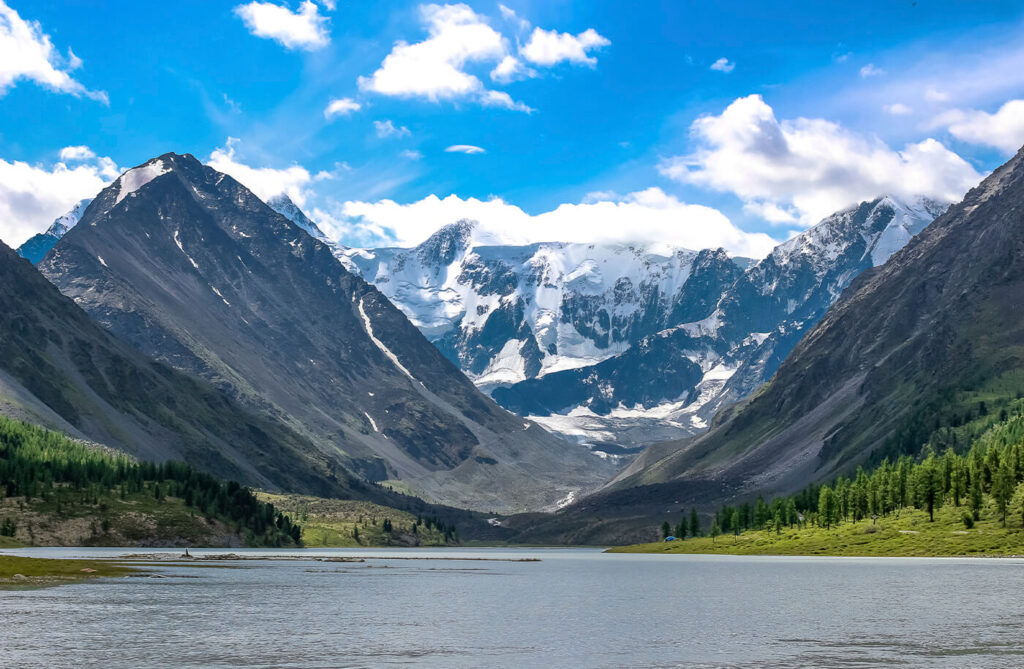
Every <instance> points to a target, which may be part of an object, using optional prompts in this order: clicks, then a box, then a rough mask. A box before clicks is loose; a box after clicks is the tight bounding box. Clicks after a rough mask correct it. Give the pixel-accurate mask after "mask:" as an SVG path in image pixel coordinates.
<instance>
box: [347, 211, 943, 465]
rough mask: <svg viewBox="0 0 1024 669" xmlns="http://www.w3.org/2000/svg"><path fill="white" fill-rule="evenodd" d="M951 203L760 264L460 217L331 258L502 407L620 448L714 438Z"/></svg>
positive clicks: (798, 246)
mask: <svg viewBox="0 0 1024 669" xmlns="http://www.w3.org/2000/svg"><path fill="white" fill-rule="evenodd" d="M943 208H944V205H940V204H938V203H935V202H931V201H927V200H920V201H915V202H909V203H905V202H901V201H898V200H896V199H894V198H891V197H883V198H879V199H878V200H875V201H873V202H866V203H863V204H861V205H859V206H857V207H853V208H851V209H848V210H845V211H842V212H838V213H836V214H835V215H833V216H830V217H829V218H827V219H825V220H823V221H822V222H821V223H819V224H818V225H816V226H814V227H813V228H811V229H809V230H807V231H805V232H804V233H803V234H801V235H798V236H797V237H795V238H794V239H792V240H790V241H788V242H786V243H784V244H781V245H779V246H778V247H777V248H776V249H775V250H774V251H773V252H772V254H771V255H770V256H768V257H767V258H765V259H763V260H761V261H758V262H752V261H747V260H742V259H730V258H729V257H728V256H727V255H726V254H725V252H724V251H722V250H721V249H719V250H703V251H688V250H683V249H673V248H668V247H664V248H645V249H641V248H635V247H628V246H599V245H584V244H554V243H553V244H537V245H532V246H525V247H510V246H495V245H492V244H489V243H488V240H487V239H486V238H482V236H481V235H480V234H479V232H478V229H477V227H476V226H475V224H473V223H471V222H466V221H463V222H460V223H457V224H453V225H449V226H446V227H444V228H442V229H441V230H439V231H438V232H437V233H436V234H434V235H433V236H432V237H431V238H430V239H428V240H427V241H426V242H424V243H423V244H421V245H420V246H419V247H416V248H413V249H372V250H361V249H340V250H338V256H339V258H340V259H341V260H342V262H343V263H344V264H345V265H346V266H347V267H350V268H351V269H353V271H357V272H359V273H360V274H361V275H362V276H363V277H364V278H366V279H367V280H368V281H371V282H373V283H374V284H375V285H377V287H378V288H380V289H381V291H383V292H384V293H385V294H386V295H388V297H389V298H390V299H391V300H392V301H393V302H394V303H395V304H396V305H397V306H399V307H400V308H401V309H402V310H403V311H405V313H406V314H407V315H409V317H410V318H411V320H412V321H413V322H414V323H415V324H416V325H417V326H418V327H419V328H420V329H421V330H422V331H423V332H424V334H426V335H427V337H428V338H430V339H431V340H432V341H433V342H434V343H435V344H436V345H437V346H438V347H439V348H440V349H441V350H442V352H444V353H445V355H446V356H448V358H449V359H451V360H453V361H454V362H456V363H457V364H459V366H460V367H461V368H462V369H463V370H464V371H465V372H466V373H467V374H468V375H469V376H470V378H472V379H474V381H475V382H476V383H477V384H478V385H480V386H481V387H482V388H485V389H488V390H490V391H491V392H492V394H493V396H494V398H495V399H496V400H497V401H498V402H499V403H500V404H502V405H503V406H505V407H506V408H509V409H511V410H513V411H515V412H516V413H519V414H520V415H523V416H528V417H530V418H531V419H532V420H536V421H537V422H540V423H541V424H543V425H545V426H546V427H548V428H549V429H551V430H553V431H556V432H559V433H561V434H563V435H566V436H568V437H570V438H574V439H576V440H578V441H581V442H585V443H589V444H592V445H594V446H595V448H597V449H600V450H603V451H606V452H610V453H621V452H623V447H625V448H626V449H628V448H630V447H636V446H638V445H642V444H646V443H650V442H651V441H659V440H668V439H672V438H679V437H683V436H689V435H692V434H696V433H698V432H700V431H702V430H703V429H705V428H706V427H707V425H708V422H709V421H710V419H711V417H712V416H713V415H714V414H715V413H716V412H717V411H718V410H719V409H720V408H721V407H723V406H725V405H727V404H730V403H732V402H735V401H737V400H739V399H741V398H743V397H745V396H747V395H748V394H749V393H751V392H752V391H753V390H754V389H756V388H757V387H758V386H759V385H761V384H762V383H764V382H765V381H767V380H768V379H769V378H770V377H771V375H772V374H773V373H774V372H775V370H776V369H777V368H778V365H779V364H780V362H781V361H782V359H783V358H785V356H786V354H787V353H788V352H789V351H790V350H791V349H792V347H793V346H794V345H795V344H796V342H797V341H798V340H799V339H800V337H801V336H802V335H803V333H804V332H806V331H807V329H809V328H810V327H811V326H812V325H813V324H814V323H816V322H817V320H818V319H819V318H820V317H821V316H822V315H823V314H824V313H825V310H826V309H827V308H828V307H829V305H831V304H832V303H833V302H834V301H835V300H836V298H837V297H838V296H839V294H840V293H841V292H842V290H843V289H844V288H845V287H846V286H847V285H848V284H849V283H850V281H851V280H852V279H853V278H854V277H855V276H857V274H859V273H860V272H862V271H863V270H865V269H867V268H869V267H872V266H875V265H878V264H881V263H883V262H885V260H886V259H888V257H889V256H890V255H891V254H892V253H893V252H894V251H896V250H897V249H899V248H900V247H902V246H903V245H904V244H906V243H907V241H908V240H909V239H910V238H911V237H912V236H913V235H914V234H916V233H917V232H919V231H920V230H921V229H922V228H923V227H924V226H925V225H927V224H928V223H929V222H930V221H931V220H932V219H933V218H934V217H935V216H937V215H938V214H939V213H941V211H942V209H943Z"/></svg>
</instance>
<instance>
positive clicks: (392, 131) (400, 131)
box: [373, 120, 412, 138]
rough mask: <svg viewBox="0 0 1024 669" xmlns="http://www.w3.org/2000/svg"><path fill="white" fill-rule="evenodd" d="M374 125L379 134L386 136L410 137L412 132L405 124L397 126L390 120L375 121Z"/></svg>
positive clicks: (379, 135)
mask: <svg viewBox="0 0 1024 669" xmlns="http://www.w3.org/2000/svg"><path fill="white" fill-rule="evenodd" d="M373 127H374V129H375V130H376V131H377V136H378V137H381V138H384V137H408V136H409V135H411V134H412V132H410V130H409V129H408V128H406V127H405V126H404V125H402V126H397V125H395V124H394V123H393V122H391V121H390V120H384V121H374V122H373Z"/></svg>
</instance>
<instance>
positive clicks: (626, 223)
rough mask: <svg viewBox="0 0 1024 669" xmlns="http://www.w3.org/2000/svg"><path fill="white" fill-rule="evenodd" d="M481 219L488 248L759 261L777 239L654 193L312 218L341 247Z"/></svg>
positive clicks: (435, 200)
mask: <svg viewBox="0 0 1024 669" xmlns="http://www.w3.org/2000/svg"><path fill="white" fill-rule="evenodd" d="M463 218H468V219H472V220H476V221H479V222H480V233H481V234H482V235H486V236H487V237H488V238H489V239H491V240H493V241H494V243H500V244H530V243H535V242H550V241H564V242H584V243H638V244H658V243H666V244H674V245H678V246H684V247H688V248H692V249H702V248H717V247H724V248H725V249H726V250H727V251H729V252H730V253H733V254H735V255H741V256H746V257H753V258H761V257H763V256H765V255H766V254H767V253H768V252H769V251H770V250H771V249H772V248H773V247H774V246H775V245H776V244H777V243H778V242H776V241H775V240H773V239H772V238H771V237H769V236H768V235H765V234H762V233H748V232H744V231H742V230H740V229H739V228H737V227H736V226H734V225H733V224H732V223H731V222H730V221H729V219H728V218H726V217H725V215H723V214H722V213H721V212H719V211H717V210H715V209H712V208H710V207H704V206H701V205H693V204H686V203H684V202H680V201H679V200H678V199H677V198H675V197H674V196H672V195H668V194H666V193H665V192H663V191H662V190H661V189H659V188H649V189H647V190H643V191H638V192H636V193H630V194H628V195H626V196H623V197H616V198H614V199H608V200H599V201H593V200H592V201H590V202H587V203H583V204H562V205H560V206H559V207H558V208H556V209H553V210H551V211H547V212H543V213H540V214H537V215H530V214H527V213H526V212H524V211H523V210H522V209H520V208H519V207H517V206H515V205H513V204H509V203H507V202H505V201H504V200H501V199H498V198H495V199H491V200H486V201H484V200H478V199H476V198H468V199H462V198H460V197H458V196H456V195H449V196H448V197H446V198H443V199H442V198H439V197H437V196H436V195H430V196H428V197H426V198H424V199H422V200H419V201H418V202H413V203H410V204H398V203H397V202H394V201H393V200H380V201H377V202H360V201H350V202H345V203H344V204H340V205H338V206H337V207H336V208H335V209H334V210H333V211H332V212H325V211H322V210H317V211H315V212H314V219H315V220H316V221H317V223H318V224H320V225H321V226H322V229H324V230H325V231H329V232H328V235H330V236H332V237H334V238H336V239H340V241H341V242H342V243H344V244H348V245H361V246H373V245H378V244H397V245H399V246H412V245H415V244H418V243H420V242H422V241H423V240H424V239H426V238H427V237H429V236H430V235H431V234H432V233H434V232H435V231H436V230H437V229H438V228H439V227H441V226H442V225H445V224H447V223H452V222H454V221H457V220H459V219H463Z"/></svg>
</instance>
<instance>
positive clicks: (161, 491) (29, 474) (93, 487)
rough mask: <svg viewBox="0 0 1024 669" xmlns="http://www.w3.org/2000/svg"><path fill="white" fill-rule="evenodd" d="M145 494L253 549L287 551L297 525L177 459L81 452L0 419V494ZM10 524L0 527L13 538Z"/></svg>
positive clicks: (91, 498) (84, 497)
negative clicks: (179, 504) (218, 526)
mask: <svg viewBox="0 0 1024 669" xmlns="http://www.w3.org/2000/svg"><path fill="white" fill-rule="evenodd" d="M144 491H145V492H148V493H150V494H152V495H153V497H155V498H156V499H157V500H162V499H164V498H165V497H168V496H169V497H176V498H180V499H181V500H183V501H184V503H185V505H186V506H187V507H190V508H193V509H196V510H197V511H198V512H199V513H200V514H201V515H203V516H205V517H207V518H213V519H217V520H220V521H223V522H225V523H227V524H228V525H230V526H232V527H234V528H235V529H236V530H238V531H239V532H240V533H241V534H243V536H244V537H245V539H246V542H247V543H248V544H250V545H254V546H294V545H299V544H300V541H301V533H302V528H301V527H300V526H299V525H298V524H295V523H293V522H292V521H291V520H290V519H289V518H288V517H287V516H286V515H284V514H282V513H280V512H278V511H277V510H276V509H275V508H274V506H273V504H267V503H264V502H261V501H259V500H258V499H256V497H255V496H254V495H253V494H252V491H250V490H249V489H248V488H246V487H244V486H242V485H240V484H239V483H237V482H235V481H230V482H226V483H225V482H222V481H220V480H219V479H216V478H214V477H213V476H210V475H209V474H206V473H204V472H200V471H197V470H195V469H193V468H192V467H191V466H190V465H188V464H185V463H183V462H163V463H153V462H138V461H135V460H134V459H132V458H131V457H129V456H127V455H125V454H123V453H117V452H113V451H107V450H99V449H94V448H89V447H87V446H85V445H83V444H81V443H78V442H75V441H72V440H71V439H69V438H67V437H66V436H65V435H63V434H60V433H58V432H51V431H49V430H45V429H43V428H40V427H37V426H35V425H30V424H28V423H23V422H20V421H14V420H10V419H8V418H5V417H3V416H0V493H2V495H3V497H24V498H26V499H27V500H32V499H41V500H42V501H49V500H51V499H55V500H56V511H57V513H60V512H61V502H62V500H66V499H68V496H69V495H72V494H74V495H76V496H77V497H78V499H79V500H81V501H85V502H87V503H92V504H98V503H99V502H100V500H101V499H102V498H103V497H107V496H113V495H117V496H120V498H121V499H125V498H126V497H127V496H128V495H131V494H137V493H140V492H144ZM13 524H14V521H13V520H11V519H5V523H4V524H3V525H2V526H0V529H3V530H5V533H9V534H11V535H13V534H14V527H13Z"/></svg>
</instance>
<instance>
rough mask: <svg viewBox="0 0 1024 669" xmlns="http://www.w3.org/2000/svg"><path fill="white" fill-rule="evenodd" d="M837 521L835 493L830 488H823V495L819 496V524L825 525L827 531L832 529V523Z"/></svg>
mask: <svg viewBox="0 0 1024 669" xmlns="http://www.w3.org/2000/svg"><path fill="white" fill-rule="evenodd" d="M835 519H836V498H835V493H834V492H832V488H830V487H828V486H822V487H821V493H820V494H819V496H818V523H819V524H824V525H825V529H826V530H827V529H829V528H830V527H832V522H833V521H834V520H835Z"/></svg>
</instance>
